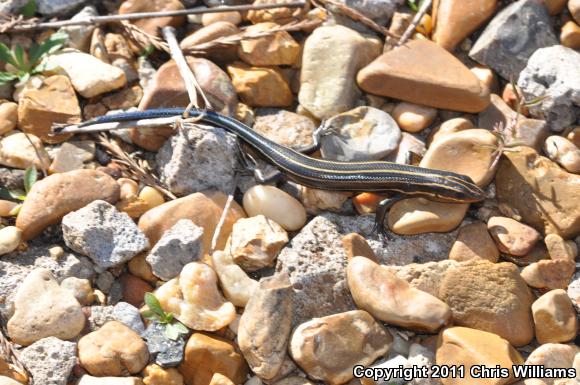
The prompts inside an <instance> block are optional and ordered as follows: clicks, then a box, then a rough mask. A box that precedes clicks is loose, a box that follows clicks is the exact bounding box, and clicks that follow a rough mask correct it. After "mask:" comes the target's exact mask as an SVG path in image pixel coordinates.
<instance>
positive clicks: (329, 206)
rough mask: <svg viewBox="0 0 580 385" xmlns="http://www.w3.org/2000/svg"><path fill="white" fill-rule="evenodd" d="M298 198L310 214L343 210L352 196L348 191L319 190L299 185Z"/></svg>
mask: <svg viewBox="0 0 580 385" xmlns="http://www.w3.org/2000/svg"><path fill="white" fill-rule="evenodd" d="M297 187H298V199H300V202H302V204H303V205H304V208H305V209H306V212H307V213H308V214H319V213H322V212H325V211H334V212H342V211H344V210H345V206H347V205H345V204H346V201H347V200H348V199H349V198H350V197H351V196H352V193H351V192H348V191H332V190H319V189H315V188H311V187H306V186H301V185H297ZM347 210H348V209H347Z"/></svg>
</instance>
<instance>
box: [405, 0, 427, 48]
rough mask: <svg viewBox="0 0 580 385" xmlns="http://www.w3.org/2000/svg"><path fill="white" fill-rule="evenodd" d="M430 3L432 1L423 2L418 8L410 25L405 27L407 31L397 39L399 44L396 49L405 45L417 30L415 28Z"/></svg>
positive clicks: (425, 0)
mask: <svg viewBox="0 0 580 385" xmlns="http://www.w3.org/2000/svg"><path fill="white" fill-rule="evenodd" d="M432 2H433V0H424V1H423V2H422V3H421V8H419V11H417V14H416V15H415V17H414V18H413V21H411V24H409V26H408V27H407V29H406V30H405V32H404V33H403V36H401V38H400V39H399V42H398V43H397V47H399V46H402V45H403V44H405V43H406V42H407V40H409V38H410V37H411V35H413V32H414V31H415V29H416V28H417V26H418V25H419V23H420V22H421V19H422V18H423V16H425V14H426V13H427V11H429V8H431V3H432Z"/></svg>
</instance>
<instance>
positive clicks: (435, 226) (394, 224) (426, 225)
mask: <svg viewBox="0 0 580 385" xmlns="http://www.w3.org/2000/svg"><path fill="white" fill-rule="evenodd" d="M468 208H469V204H463V203H446V202H435V201H430V200H427V199H425V198H409V199H404V200H402V201H400V202H397V203H395V204H394V205H393V207H391V209H390V210H389V214H388V219H387V220H388V224H389V229H391V230H392V231H394V232H395V233H397V234H404V235H414V234H423V233H447V232H449V231H451V230H453V229H454V228H456V227H457V226H459V224H460V223H461V221H462V220H463V218H464V217H465V213H467V209H468Z"/></svg>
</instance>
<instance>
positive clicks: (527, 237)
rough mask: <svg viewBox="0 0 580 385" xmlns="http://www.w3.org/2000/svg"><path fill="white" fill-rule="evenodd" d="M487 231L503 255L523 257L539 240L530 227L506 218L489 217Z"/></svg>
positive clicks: (535, 232) (538, 235)
mask: <svg viewBox="0 0 580 385" xmlns="http://www.w3.org/2000/svg"><path fill="white" fill-rule="evenodd" d="M487 229H488V230H489V232H490V234H491V236H492V237H493V239H494V240H495V242H496V244H497V247H498V248H499V250H500V251H501V252H503V253H507V254H511V255H515V256H518V257H523V256H525V255H527V254H528V253H529V252H530V251H531V250H532V249H533V248H534V246H535V245H536V242H538V240H539V239H540V234H539V233H538V232H537V231H536V230H535V229H534V228H532V227H530V226H527V225H526V224H524V223H520V222H518V221H516V220H514V219H511V218H506V217H491V218H490V219H489V221H488V222H487Z"/></svg>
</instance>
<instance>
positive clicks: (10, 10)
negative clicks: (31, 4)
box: [0, 0, 28, 14]
mask: <svg viewBox="0 0 580 385" xmlns="http://www.w3.org/2000/svg"><path fill="white" fill-rule="evenodd" d="M27 3H28V0H0V13H5V14H16V13H17V12H18V11H20V9H21V8H23V7H24V6H25V5H26V4H27Z"/></svg>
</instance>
